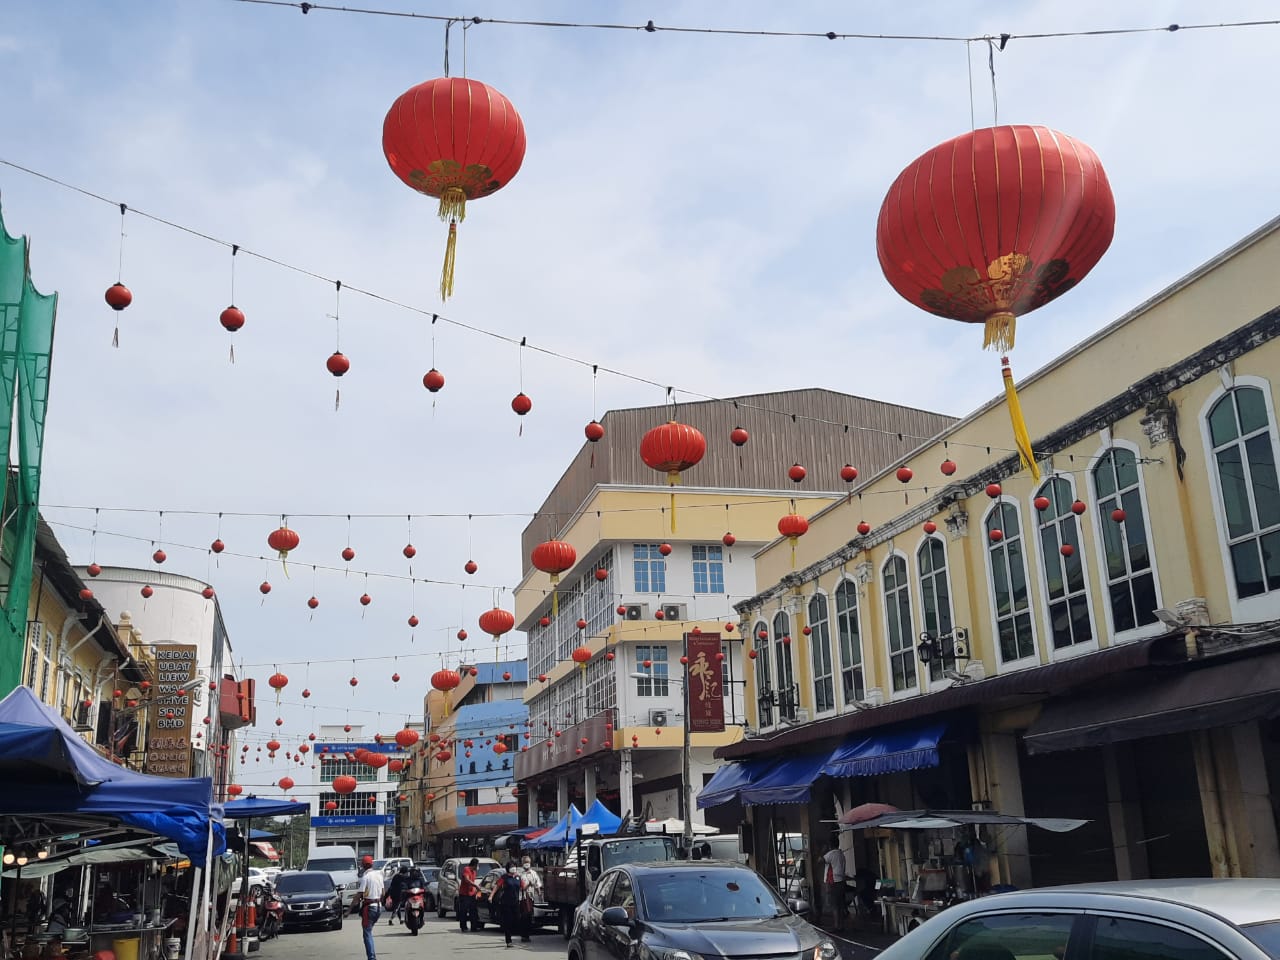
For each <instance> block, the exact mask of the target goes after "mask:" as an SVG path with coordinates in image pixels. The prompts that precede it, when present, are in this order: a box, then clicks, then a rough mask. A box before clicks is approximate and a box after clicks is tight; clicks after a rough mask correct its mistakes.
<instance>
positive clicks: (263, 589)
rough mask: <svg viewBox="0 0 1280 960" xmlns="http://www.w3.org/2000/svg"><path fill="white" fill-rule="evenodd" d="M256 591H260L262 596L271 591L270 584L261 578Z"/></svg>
mask: <svg viewBox="0 0 1280 960" xmlns="http://www.w3.org/2000/svg"><path fill="white" fill-rule="evenodd" d="M258 592H259V593H261V594H262V595H263V596H266V595H267V594H268V593H270V592H271V584H270V583H268V582H267V581H266V580H263V581H262V582H261V583H260V584H258Z"/></svg>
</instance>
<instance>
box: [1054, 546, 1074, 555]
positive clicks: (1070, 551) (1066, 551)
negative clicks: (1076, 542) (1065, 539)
mask: <svg viewBox="0 0 1280 960" xmlns="http://www.w3.org/2000/svg"><path fill="white" fill-rule="evenodd" d="M1058 552H1059V553H1061V554H1062V555H1063V556H1064V557H1070V556H1072V555H1074V554H1075V552H1076V548H1075V547H1073V546H1072V545H1071V544H1069V543H1064V544H1063V545H1062V546H1061V547H1059V548H1058Z"/></svg>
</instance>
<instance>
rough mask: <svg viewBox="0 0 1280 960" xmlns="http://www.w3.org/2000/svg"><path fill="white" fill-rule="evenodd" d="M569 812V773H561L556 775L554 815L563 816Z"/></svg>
mask: <svg viewBox="0 0 1280 960" xmlns="http://www.w3.org/2000/svg"><path fill="white" fill-rule="evenodd" d="M568 812H569V775H568V774H567V773H562V774H561V775H560V776H558V777H556V816H557V817H563V816H564V815H565V814H566V813H568Z"/></svg>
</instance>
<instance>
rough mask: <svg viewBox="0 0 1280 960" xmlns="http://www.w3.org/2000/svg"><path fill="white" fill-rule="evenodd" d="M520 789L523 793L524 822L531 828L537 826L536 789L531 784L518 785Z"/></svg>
mask: <svg viewBox="0 0 1280 960" xmlns="http://www.w3.org/2000/svg"><path fill="white" fill-rule="evenodd" d="M520 789H521V790H523V791H524V803H525V808H524V809H525V822H526V823H527V824H528V825H529V826H531V827H536V826H537V825H538V788H537V787H536V786H535V785H534V784H533V783H531V782H526V783H523V784H521V785H520Z"/></svg>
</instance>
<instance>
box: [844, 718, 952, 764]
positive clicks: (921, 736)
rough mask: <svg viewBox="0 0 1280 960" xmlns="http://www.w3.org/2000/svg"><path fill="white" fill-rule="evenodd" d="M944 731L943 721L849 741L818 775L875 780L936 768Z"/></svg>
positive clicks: (945, 726)
mask: <svg viewBox="0 0 1280 960" xmlns="http://www.w3.org/2000/svg"><path fill="white" fill-rule="evenodd" d="M946 730H947V724H946V722H945V721H943V722H940V723H938V722H935V723H929V724H924V725H923V726H918V727H910V728H908V729H906V730H894V731H885V732H883V733H877V734H873V735H872V736H869V737H861V738H859V739H856V740H850V741H849V742H847V743H844V744H842V745H841V746H839V747H836V749H835V750H833V751H832V752H831V756H830V757H828V758H827V761H826V763H825V764H823V766H822V770H821V772H822V773H824V774H826V775H827V776H829V777H874V776H876V775H878V774H882V773H900V772H902V771H904V770H921V769H923V768H925V767H936V766H937V765H938V763H939V760H938V741H940V740H941V739H942V735H943V734H944V733H946Z"/></svg>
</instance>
